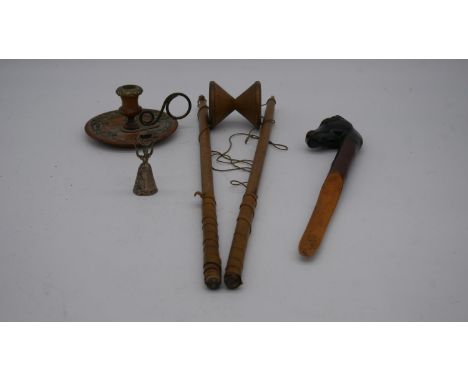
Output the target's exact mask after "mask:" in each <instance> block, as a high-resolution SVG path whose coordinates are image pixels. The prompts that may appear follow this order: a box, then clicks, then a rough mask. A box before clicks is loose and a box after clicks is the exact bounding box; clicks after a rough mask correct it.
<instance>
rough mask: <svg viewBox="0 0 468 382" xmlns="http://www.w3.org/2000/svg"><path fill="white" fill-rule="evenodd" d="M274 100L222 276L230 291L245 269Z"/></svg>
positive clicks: (270, 127) (240, 282)
mask: <svg viewBox="0 0 468 382" xmlns="http://www.w3.org/2000/svg"><path fill="white" fill-rule="evenodd" d="M275 104H276V101H275V98H274V97H270V98H269V99H268V101H267V104H266V105H267V106H266V110H265V116H264V119H263V124H262V126H261V127H260V137H259V140H258V143H257V148H256V150H255V156H254V159H253V165H252V170H251V172H250V176H249V180H248V183H247V189H246V191H245V194H244V197H243V198H242V203H241V205H240V209H239V217H238V218H237V224H236V229H235V231H234V237H233V239H232V245H231V250H230V252H229V259H228V262H227V265H226V271H225V274H224V283H225V284H226V286H227V287H228V288H229V289H235V288H237V287H239V286H240V285H241V284H242V270H243V267H244V258H245V251H246V248H247V242H248V239H249V236H250V231H251V226H252V221H253V217H254V213H255V207H256V205H257V190H258V186H259V183H260V177H261V175H262V169H263V163H264V162H265V155H266V152H267V149H268V143H269V141H270V134H271V129H272V127H273V124H274V120H273V115H274V112H275Z"/></svg>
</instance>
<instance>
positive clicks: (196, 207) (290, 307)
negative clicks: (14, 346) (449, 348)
mask: <svg viewBox="0 0 468 382" xmlns="http://www.w3.org/2000/svg"><path fill="white" fill-rule="evenodd" d="M467 74H468V65H467V63H466V62H465V61H359V60H355V61H345V60H344V61H326V60H321V61H291V60H278V61H261V60H260V61H258V60H248V61H242V60H230V61H219V60H209V61H203V60H192V61H190V60H180V61H165V60H155V61H128V60H127V61H2V62H0V82H1V83H2V88H1V90H0V97H1V103H0V115H1V117H2V120H3V127H2V134H3V137H2V139H1V141H0V147H1V150H0V200H1V206H2V208H1V210H2V224H1V226H0V240H1V242H2V257H1V258H0V286H1V288H0V301H1V305H0V319H1V320H13V321H18V320H19V321H24V320H26V321H29V320H32V321H44V320H45V321H96V320H97V321H101V320H104V321H127V320H130V321H283V320H286V321H343V320H344V321H355V320H357V321H363V320H364V321H374V320H376V321H382V320H383V321H394V320H396V321H407V320H408V321H439V320H442V321H445V320H448V321H453V320H455V321H458V320H466V319H467V316H468V301H467V299H466V290H467V287H468V281H467V279H466V277H465V274H466V271H467V269H468V259H467V257H466V250H465V237H466V235H467V233H468V225H467V223H466V216H467V212H468V211H467V208H468V207H467V204H466V201H465V197H466V191H467V186H468V180H467V177H466V174H465V173H466V165H467V164H468V154H467V151H466V149H465V145H466V142H467V138H468V137H467V134H468V130H467V129H466V125H467V121H468V111H467V110H468V108H467V107H466V105H467V104H468V76H467ZM209 80H216V81H217V82H218V83H219V84H220V85H221V86H223V87H224V88H225V89H226V90H227V91H228V92H229V93H231V94H232V95H234V96H236V95H238V94H240V93H241V92H242V91H243V90H245V89H246V88H247V87H248V86H249V85H250V84H251V83H252V82H253V81H255V80H260V81H261V82H262V87H263V99H264V100H265V99H266V98H267V97H268V96H269V95H275V97H276V99H277V101H278V103H277V107H276V113H275V120H276V122H277V123H276V125H275V126H274V129H273V133H272V140H273V141H275V142H279V143H283V144H286V145H288V146H289V151H287V152H281V151H277V150H274V149H273V148H270V149H269V151H268V154H267V158H266V162H265V167H264V173H263V176H262V182H261V186H260V193H259V201H258V206H257V210H256V216H255V219H254V222H253V231H252V235H251V237H250V241H249V245H248V249H247V256H246V263H245V271H244V285H243V286H242V287H241V288H240V289H239V290H236V291H228V290H226V289H225V288H222V289H221V290H219V291H216V292H212V291H209V290H207V289H206V288H205V286H204V285H203V279H202V243H201V241H202V240H201V237H202V236H201V235H202V234H201V223H200V220H201V207H200V200H199V199H197V198H194V197H193V193H194V192H195V191H197V190H199V188H200V175H199V173H200V170H199V157H198V155H199V148H198V141H197V136H198V127H197V120H196V110H195V109H194V110H193V111H192V113H191V114H190V116H189V117H187V118H186V119H185V120H183V121H181V122H180V124H179V129H178V130H177V132H176V133H175V134H174V135H173V136H172V137H171V138H170V139H168V140H167V141H165V142H163V143H162V144H160V145H158V146H157V147H156V149H155V154H154V155H153V157H152V159H151V164H152V166H153V171H154V173H155V177H156V182H157V184H158V187H159V193H158V194H156V195H155V196H151V197H137V196H134V195H133V194H132V187H133V182H134V179H135V175H136V170H137V167H138V165H139V160H138V159H137V158H136V156H135V154H134V152H133V151H131V150H129V151H127V150H115V149H112V148H107V147H105V146H102V145H99V144H96V143H94V142H93V141H92V140H90V139H89V138H88V137H87V136H85V134H84V131H83V126H84V124H85V123H86V121H87V120H89V119H90V118H91V117H93V116H95V115H97V114H99V113H102V112H105V111H109V110H113V109H116V108H117V107H118V106H119V99H118V97H117V96H116V95H115V93H114V91H115V88H116V87H117V86H119V85H122V84H125V83H137V84H139V85H141V86H143V88H144V93H143V95H142V96H141V97H140V104H141V105H143V106H147V107H154V108H158V107H159V106H160V104H161V103H162V100H163V99H164V97H165V96H166V95H167V94H168V93H170V92H172V91H182V92H185V93H187V94H188V95H189V97H190V98H191V99H192V101H193V103H194V105H195V104H196V98H197V96H198V95H199V94H205V95H207V92H208V82H209ZM335 114H340V115H342V116H343V117H345V118H347V119H349V120H350V121H351V122H352V123H353V124H354V126H355V128H356V129H357V130H358V131H359V132H360V133H361V134H362V136H363V138H364V146H363V148H362V150H361V152H360V153H359V155H358V157H357V158H356V161H355V163H354V164H353V166H352V169H351V172H350V174H349V177H348V179H347V183H346V184H345V188H344V192H343V195H342V198H341V200H340V203H339V206H338V208H337V210H336V212H335V215H334V217H333V220H332V223H331V225H330V226H329V230H328V232H327V235H326V238H325V240H324V242H323V244H322V248H321V250H320V251H319V252H318V253H317V255H316V257H315V258H314V259H312V260H310V261H305V260H304V259H302V258H301V257H300V256H299V255H298V253H297V244H298V241H299V238H300V236H301V234H302V232H303V229H304V227H305V224H306V223H307V220H308V218H309V216H310V213H311V211H312V208H313V206H314V203H315V200H316V197H317V195H318V192H319V190H320V187H321V184H322V182H323V180H324V178H325V175H326V173H327V171H328V168H329V166H330V164H331V161H332V160H333V157H334V154H335V153H334V152H319V153H317V152H313V151H312V150H310V149H308V148H307V147H306V145H305V143H304V137H305V133H306V132H307V131H308V130H310V129H313V128H316V127H317V126H318V124H319V123H320V121H321V120H322V119H323V118H326V117H329V116H331V115H335ZM237 131H244V132H247V131H248V125H247V123H246V122H245V121H244V120H243V119H242V118H241V117H240V116H238V115H232V116H230V117H229V119H228V120H227V121H225V122H224V123H223V124H221V125H220V126H219V127H218V128H217V129H215V131H214V132H213V135H212V137H213V142H212V144H213V148H217V149H223V148H224V147H226V144H227V138H228V137H229V135H230V134H232V133H234V132H237ZM254 149H255V143H254V142H252V143H249V144H248V145H247V146H245V145H244V144H243V142H242V140H238V141H236V142H235V147H234V153H235V154H238V156H239V157H249V156H252V155H253V152H254ZM242 177H245V175H243V174H239V175H238V174H235V173H231V174H230V173H221V174H219V173H215V188H216V197H217V202H218V219H219V234H220V249H221V254H222V258H223V263H224V264H225V263H226V260H227V254H228V252H229V246H230V242H231V239H232V233H233V230H234V224H235V220H236V218H237V213H238V207H239V204H240V199H241V197H242V194H243V190H242V189H240V188H235V187H233V186H231V185H230V184H229V180H230V179H233V178H234V179H238V178H241V179H242Z"/></svg>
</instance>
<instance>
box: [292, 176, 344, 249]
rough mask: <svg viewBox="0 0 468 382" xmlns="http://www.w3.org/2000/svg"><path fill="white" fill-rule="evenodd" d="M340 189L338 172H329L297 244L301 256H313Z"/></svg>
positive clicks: (341, 187)
mask: <svg viewBox="0 0 468 382" xmlns="http://www.w3.org/2000/svg"><path fill="white" fill-rule="evenodd" d="M342 189H343V177H342V175H341V174H340V173H339V172H338V171H333V172H330V173H329V174H328V176H327V178H326V179H325V182H323V185H322V189H321V190H320V194H319V197H318V200H317V203H316V205H315V208H314V211H313V212H312V216H311V217H310V220H309V223H308V224H307V227H306V229H305V231H304V234H303V235H302V239H301V241H300V242H299V253H300V254H301V255H303V256H313V255H314V254H315V252H316V251H317V249H318V248H319V246H320V243H321V242H322V239H323V236H324V235H325V231H326V230H327V226H328V223H329V222H330V219H331V217H332V215H333V212H334V211H335V207H336V205H337V204H338V200H339V199H340V195H341V190H342Z"/></svg>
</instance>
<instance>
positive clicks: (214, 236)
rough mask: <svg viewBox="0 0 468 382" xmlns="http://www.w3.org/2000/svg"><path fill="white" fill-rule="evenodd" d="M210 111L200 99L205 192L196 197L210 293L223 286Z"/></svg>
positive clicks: (199, 112) (201, 164)
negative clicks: (200, 209)
mask: <svg viewBox="0 0 468 382" xmlns="http://www.w3.org/2000/svg"><path fill="white" fill-rule="evenodd" d="M207 109H208V107H207V105H206V99H205V97H204V96H202V95H201V96H200V97H199V98H198V124H199V137H198V139H199V142H200V169H201V183H202V191H201V192H197V193H196V194H198V195H200V197H201V198H202V229H203V274H204V278H205V284H206V286H207V287H208V288H210V289H218V288H219V286H220V284H221V258H220V256H219V244H218V221H217V217H216V200H215V196H214V186H213V172H212V168H211V142H210V131H209V127H208V111H207Z"/></svg>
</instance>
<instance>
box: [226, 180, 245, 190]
mask: <svg viewBox="0 0 468 382" xmlns="http://www.w3.org/2000/svg"><path fill="white" fill-rule="evenodd" d="M229 183H231V184H232V185H233V186H243V187H245V188H247V181H245V182H241V181H239V180H235V179H233V180H231V181H230V182H229Z"/></svg>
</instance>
